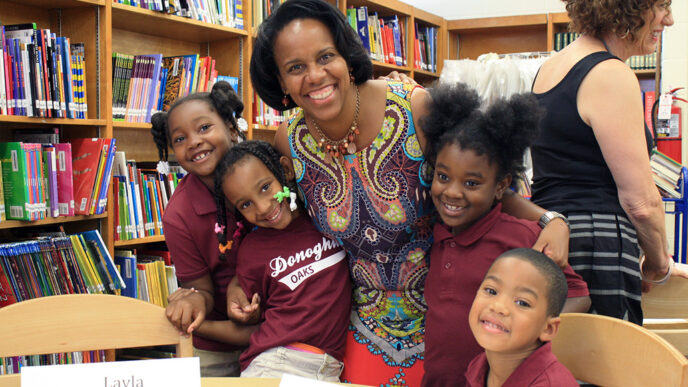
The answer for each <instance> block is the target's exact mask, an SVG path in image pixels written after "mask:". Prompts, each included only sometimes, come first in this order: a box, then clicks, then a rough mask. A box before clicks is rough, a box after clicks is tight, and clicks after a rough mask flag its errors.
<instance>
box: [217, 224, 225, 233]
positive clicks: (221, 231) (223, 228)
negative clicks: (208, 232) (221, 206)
mask: <svg viewBox="0 0 688 387" xmlns="http://www.w3.org/2000/svg"><path fill="white" fill-rule="evenodd" d="M224 232H225V226H220V225H219V224H217V223H215V234H222V233H224Z"/></svg>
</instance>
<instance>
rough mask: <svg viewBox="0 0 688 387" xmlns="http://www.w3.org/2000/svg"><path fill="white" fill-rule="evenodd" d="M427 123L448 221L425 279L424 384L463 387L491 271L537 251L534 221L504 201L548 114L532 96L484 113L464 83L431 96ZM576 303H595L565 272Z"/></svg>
mask: <svg viewBox="0 0 688 387" xmlns="http://www.w3.org/2000/svg"><path fill="white" fill-rule="evenodd" d="M430 94H431V96H432V102H431V104H430V114H429V115H428V116H426V118H425V120H424V121H423V131H424V133H425V136H426V139H427V145H426V148H425V155H426V157H427V158H428V161H429V162H430V164H431V165H432V166H433V168H434V175H433V179H432V187H431V188H430V196H431V197H432V201H433V203H434V204H435V208H436V209H437V213H438V215H439V217H440V219H441V222H438V223H437V224H435V227H434V230H433V233H434V237H435V239H434V242H433V245H432V250H431V252H430V256H431V257H432V260H431V262H430V270H429V273H428V276H427V279H426V281H425V301H426V302H427V304H428V311H427V313H426V316H425V324H426V331H425V375H424V376H423V385H424V386H433V387H434V386H437V387H443V386H461V385H464V384H465V383H466V379H465V377H464V372H465V371H466V368H467V366H468V364H469V363H470V361H471V360H472V359H473V358H474V357H475V356H476V355H478V354H479V353H481V352H482V348H481V347H480V345H478V343H477V342H476V340H475V339H474V337H473V334H472V333H471V330H470V327H469V324H468V312H469V311H470V308H471V304H472V303H473V299H474V298H475V294H476V292H477V290H478V288H479V286H480V283H481V282H482V280H483V278H484V276H485V273H487V270H488V269H489V267H490V265H491V264H492V262H493V261H494V260H495V258H496V257H497V256H499V255H500V254H502V253H504V252H505V251H508V250H510V249H513V248H517V247H530V246H532V245H533V244H534V243H535V241H536V240H537V238H538V236H539V234H540V231H541V230H540V227H539V226H538V224H537V223H536V222H534V221H528V220H522V219H518V218H514V217H512V216H510V215H507V214H505V213H503V212H501V206H502V205H501V203H500V202H499V200H500V199H501V198H502V196H503V195H504V193H505V192H506V191H507V190H509V186H510V184H511V181H512V178H513V177H515V176H518V174H519V172H521V171H523V154H524V152H525V150H526V148H527V147H528V146H529V145H530V144H531V143H532V141H533V140H534V139H535V137H536V135H537V133H538V125H539V121H540V117H541V110H540V109H539V108H538V106H537V103H536V101H535V98H534V97H533V96H532V95H529V94H520V95H515V96H513V97H512V98H511V99H509V100H508V101H507V100H497V101H495V102H494V103H493V104H492V105H491V106H489V107H488V108H487V110H486V111H485V112H483V111H481V110H480V109H479V98H478V94H477V93H476V92H475V91H474V90H472V89H470V88H468V87H467V86H466V85H464V84H458V85H440V86H437V87H436V88H434V89H432V90H431V91H430ZM564 273H565V274H566V277H567V281H568V285H569V294H568V296H569V297H570V298H569V300H568V301H567V306H566V307H565V310H566V311H568V312H584V311H585V310H587V308H588V307H589V305H590V300H589V298H588V291H587V288H586V286H585V282H583V280H582V279H581V278H580V276H578V275H576V274H575V273H574V272H573V270H572V269H571V267H569V266H566V268H565V269H564Z"/></svg>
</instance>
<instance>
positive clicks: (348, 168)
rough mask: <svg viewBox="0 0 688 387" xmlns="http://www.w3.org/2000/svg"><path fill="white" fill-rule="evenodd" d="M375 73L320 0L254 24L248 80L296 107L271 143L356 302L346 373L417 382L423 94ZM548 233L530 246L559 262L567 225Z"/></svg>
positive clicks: (424, 194) (424, 187)
mask: <svg viewBox="0 0 688 387" xmlns="http://www.w3.org/2000/svg"><path fill="white" fill-rule="evenodd" d="M371 75H372V63H371V62H370V58H369V57H368V54H367V52H366V51H365V49H364V48H363V47H362V46H361V42H360V39H359V38H358V36H357V34H356V32H355V31H354V30H353V29H352V28H351V27H350V26H349V24H348V23H347V21H346V18H345V17H344V15H343V14H342V13H341V12H340V11H339V10H338V9H337V8H336V7H334V6H333V5H331V4H329V3H328V2H326V1H322V0H289V1H286V2H284V3H283V4H281V5H280V6H279V7H278V8H277V9H276V10H275V11H274V12H273V13H272V15H270V16H269V17H268V18H267V19H266V20H265V21H264V22H263V23H262V24H261V26H260V27H259V30H258V33H257V36H256V40H255V44H254V50H253V54H252V56H251V82H252V83H253V86H254V88H255V90H256V91H257V93H258V94H259V95H260V97H261V99H262V100H263V101H265V102H266V103H268V104H269V105H270V106H271V107H273V108H275V109H279V110H285V109H289V108H292V107H298V109H297V112H296V113H295V115H293V116H292V117H291V118H290V119H289V120H288V122H285V123H284V124H283V125H281V126H280V128H279V129H278V131H277V133H276V135H275V146H276V148H277V149H278V150H279V151H280V153H282V154H283V155H285V156H287V157H289V158H291V160H292V163H293V165H294V169H295V172H296V181H297V184H298V187H299V191H300V192H301V193H302V194H303V196H302V197H303V198H304V200H305V204H306V207H307V209H308V213H309V214H310V216H311V218H312V220H313V222H314V223H315V224H316V226H317V227H318V229H319V230H321V231H322V232H323V233H324V234H325V235H327V236H328V237H330V238H332V239H334V240H337V241H338V242H339V243H340V244H341V245H342V246H343V247H344V248H345V249H346V251H347V258H348V261H349V269H350V274H351V277H352V278H353V284H354V290H353V297H354V299H353V305H354V307H353V310H352V313H351V319H350V323H351V325H350V326H349V331H348V336H347V346H346V352H347V353H346V356H345V363H346V366H345V368H344V372H343V375H342V378H343V379H344V380H346V381H350V382H352V383H360V384H368V385H380V384H393V385H398V384H404V383H406V384H408V385H418V384H419V383H420V379H421V377H422V373H423V366H422V363H423V357H424V348H425V346H424V332H425V318H424V317H425V310H426V304H425V298H424V295H423V291H424V284H425V276H426V274H427V262H428V257H427V253H428V251H429V249H430V246H431V240H432V225H431V219H432V215H433V213H434V209H433V207H432V203H431V200H430V197H429V195H428V188H429V184H430V180H429V178H428V176H427V173H426V172H427V163H426V160H425V156H424V155H423V149H424V146H425V136H424V135H423V133H422V132H421V131H420V130H418V126H417V125H418V122H419V120H420V119H421V118H422V117H423V116H425V114H426V110H427V109H426V107H425V106H424V105H425V103H426V101H427V92H426V91H425V90H423V89H422V88H419V87H413V86H412V85H404V84H401V83H398V82H386V81H383V80H371V79H370V78H371ZM506 196H507V195H505V197H506ZM504 202H505V203H507V204H508V207H509V211H510V212H513V213H514V214H516V215H519V216H523V217H527V218H531V219H538V218H539V217H540V216H541V215H542V214H543V213H545V210H544V209H541V208H539V207H537V206H533V205H532V204H531V203H528V202H527V201H526V200H519V199H518V198H516V197H515V195H510V196H509V197H508V198H506V199H505V200H504ZM548 230H549V232H548V233H547V234H548V235H547V236H546V237H543V238H542V239H541V240H540V241H539V242H538V245H537V246H538V248H539V249H541V250H542V249H545V250H546V251H549V252H550V253H551V252H554V255H555V256H556V258H557V259H559V260H563V261H565V256H566V253H565V251H566V244H565V241H566V239H567V235H568V230H567V229H566V226H565V225H564V223H563V222H561V221H555V222H552V223H551V224H550V226H548ZM543 236H545V235H544V234H543ZM557 241H559V243H557ZM239 302H242V303H248V302H247V301H239ZM233 318H239V319H240V318H241V316H240V315H237V316H233Z"/></svg>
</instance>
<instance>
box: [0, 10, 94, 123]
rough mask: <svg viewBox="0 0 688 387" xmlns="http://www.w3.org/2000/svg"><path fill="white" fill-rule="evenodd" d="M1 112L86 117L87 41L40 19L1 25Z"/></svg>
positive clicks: (34, 115) (16, 114) (32, 115)
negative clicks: (44, 25) (42, 26)
mask: <svg viewBox="0 0 688 387" xmlns="http://www.w3.org/2000/svg"><path fill="white" fill-rule="evenodd" d="M0 39H1V40H2V41H1V43H0V114H7V115H15V116H29V117H57V118H86V117H87V116H88V114H87V113H88V107H87V103H86V84H85V69H86V63H85V59H84V45H83V43H76V44H70V41H69V38H67V37H60V36H56V35H55V34H54V33H52V32H51V31H50V30H49V29H38V28H36V23H26V24H12V25H4V26H0Z"/></svg>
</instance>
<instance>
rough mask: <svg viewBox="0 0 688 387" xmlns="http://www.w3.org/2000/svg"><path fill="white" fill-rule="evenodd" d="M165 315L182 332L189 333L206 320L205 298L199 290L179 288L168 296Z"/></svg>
mask: <svg viewBox="0 0 688 387" xmlns="http://www.w3.org/2000/svg"><path fill="white" fill-rule="evenodd" d="M167 301H168V305H167V309H165V315H166V316H167V319H168V320H170V322H171V323H172V325H174V326H175V328H177V329H178V330H179V333H180V334H183V335H187V336H188V335H189V334H191V333H192V332H193V331H194V330H195V329H197V328H198V327H199V326H200V325H201V324H202V323H203V321H204V320H205V315H206V305H205V298H204V297H203V295H201V294H200V293H199V292H198V290H196V289H194V288H191V289H185V288H179V289H177V291H175V292H174V293H172V294H171V295H170V296H169V297H168V298H167Z"/></svg>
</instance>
